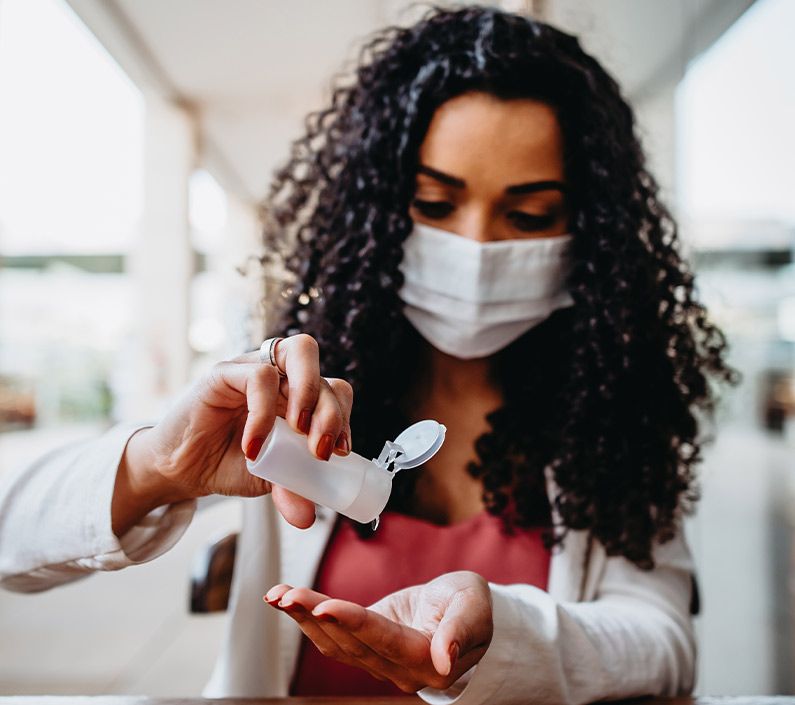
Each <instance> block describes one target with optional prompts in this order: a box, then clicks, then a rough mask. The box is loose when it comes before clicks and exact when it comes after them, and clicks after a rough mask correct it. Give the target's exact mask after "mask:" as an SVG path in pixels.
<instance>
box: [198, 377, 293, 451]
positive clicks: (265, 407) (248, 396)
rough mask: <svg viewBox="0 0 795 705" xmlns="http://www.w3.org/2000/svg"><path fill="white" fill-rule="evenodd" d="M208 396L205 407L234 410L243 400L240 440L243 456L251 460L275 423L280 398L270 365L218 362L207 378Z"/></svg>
mask: <svg viewBox="0 0 795 705" xmlns="http://www.w3.org/2000/svg"><path fill="white" fill-rule="evenodd" d="M209 387H210V390H211V393H210V395H209V398H208V400H207V403H209V404H211V405H214V406H224V407H227V408H235V407H238V406H241V401H242V400H241V399H240V396H241V395H242V396H243V397H245V400H246V408H247V411H248V414H247V415H246V422H245V425H244V428H243V434H242V436H241V438H240V443H241V447H242V450H243V453H244V454H245V455H246V457H247V458H249V460H254V459H255V458H256V457H257V455H258V453H259V451H260V449H261V448H262V444H263V442H264V441H265V438H266V437H267V435H268V434H269V433H270V431H271V429H272V428H273V422H274V420H275V419H276V401H277V397H278V395H279V374H278V372H277V371H276V370H275V369H274V368H273V367H272V366H270V365H261V364H256V363H251V362H249V363H237V362H234V361H228V362H219V363H217V364H216V365H214V366H213V369H212V372H211V374H210V378H209Z"/></svg>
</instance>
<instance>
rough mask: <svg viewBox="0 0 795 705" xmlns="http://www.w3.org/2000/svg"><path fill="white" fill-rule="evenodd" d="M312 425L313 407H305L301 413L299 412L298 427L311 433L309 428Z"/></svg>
mask: <svg viewBox="0 0 795 705" xmlns="http://www.w3.org/2000/svg"><path fill="white" fill-rule="evenodd" d="M311 427H312V410H311V409H304V410H303V411H302V412H301V413H300V414H298V429H299V430H300V431H301V433H309V429H310V428H311Z"/></svg>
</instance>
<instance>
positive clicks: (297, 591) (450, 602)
mask: <svg viewBox="0 0 795 705" xmlns="http://www.w3.org/2000/svg"><path fill="white" fill-rule="evenodd" d="M263 599H264V600H265V601H266V602H267V603H268V604H269V605H271V606H272V607H276V608H278V609H281V610H283V611H284V612H286V613H287V614H288V615H290V617H292V618H293V619H294V620H295V621H296V622H298V625H299V626H300V627H301V630H302V631H303V632H304V634H306V635H307V636H308V637H309V638H310V639H311V640H312V641H313V642H314V643H315V645H316V646H317V648H318V649H319V650H320V651H321V653H323V654H324V655H325V656H330V657H331V658H335V659H337V660H338V661H341V662H342V663H346V664H348V665H352V666H357V667H358V668H363V669H364V670H365V671H367V672H368V673H370V675H372V676H374V677H375V678H378V679H379V680H387V679H388V680H390V681H392V682H393V683H394V684H395V685H397V686H398V687H399V688H400V689H401V690H403V691H404V692H406V693H415V692H416V691H418V690H420V689H422V688H425V687H429V686H430V687H432V688H438V689H445V688H449V687H450V686H451V685H452V684H453V683H454V682H455V681H456V680H458V678H460V677H461V675H462V674H463V673H465V672H466V671H468V670H469V669H470V668H471V667H472V666H474V665H475V664H476V663H478V661H480V659H481V658H482V657H483V654H485V653H486V649H487V648H488V646H489V643H490V642H491V636H492V631H493V624H492V614H491V593H490V591H489V586H488V583H487V582H486V581H485V580H484V579H483V578H482V577H481V576H480V575H478V574H477V573H472V572H469V571H459V572H456V573H446V574H445V575H441V576H439V577H438V578H436V579H434V580H431V581H430V582H429V583H426V584H425V585H417V586H414V587H409V588H405V589H404V590H399V591H397V592H394V593H392V594H391V595H387V596H386V597H384V598H383V599H382V600H379V601H378V602H376V603H375V604H374V605H371V606H370V607H369V608H364V607H362V606H361V605H357V604H355V603H353V602H347V601H345V600H335V599H331V598H329V597H327V596H326V595H322V594H320V593H318V592H315V591H313V590H310V589H308V588H291V587H290V586H289V585H275V586H274V587H272V588H271V589H270V590H269V591H268V593H267V595H265V597H264V598H263Z"/></svg>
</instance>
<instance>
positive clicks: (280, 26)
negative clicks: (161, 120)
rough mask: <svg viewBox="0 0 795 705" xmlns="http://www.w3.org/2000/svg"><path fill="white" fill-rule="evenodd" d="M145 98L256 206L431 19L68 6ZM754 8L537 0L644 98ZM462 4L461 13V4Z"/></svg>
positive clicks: (395, 14) (404, 6)
mask: <svg viewBox="0 0 795 705" xmlns="http://www.w3.org/2000/svg"><path fill="white" fill-rule="evenodd" d="M67 2H68V3H69V4H70V5H71V7H72V8H73V9H74V10H75V12H76V13H77V14H78V15H79V16H80V17H81V19H82V20H83V21H84V22H85V23H86V25H87V26H88V27H89V29H90V30H91V31H92V32H93V33H94V34H95V35H96V36H97V38H98V39H99V40H100V42H101V43H102V44H103V45H104V46H105V48H106V49H107V50H108V51H109V53H110V54H111V56H113V57H114V58H115V59H116V61H117V62H118V63H119V64H120V65H121V67H122V68H123V69H124V70H125V72H126V73H127V74H128V75H129V76H130V78H131V79H132V80H133V82H134V83H136V84H137V85H138V86H139V87H140V88H141V89H142V90H143V91H144V92H145V93H154V94H156V95H159V96H161V97H163V98H166V99H168V100H172V101H174V102H177V103H179V104H181V105H183V106H184V107H185V108H186V109H188V110H189V111H191V112H192V114H193V115H194V116H195V118H196V122H197V126H198V136H199V144H200V146H201V160H202V162H203V164H204V165H205V166H206V167H207V168H208V169H209V170H210V171H211V172H212V173H213V174H214V176H215V177H216V179H218V180H219V182H221V183H222V185H223V186H224V187H225V188H226V189H228V190H229V191H231V192H233V193H236V194H237V195H238V196H239V197H240V198H242V199H244V200H245V201H248V202H251V203H256V202H257V201H259V199H260V198H261V197H262V196H263V195H264V193H265V191H266V188H267V184H268V182H269V180H270V175H271V173H272V170H273V169H274V167H275V166H277V165H278V163H279V162H281V161H282V160H283V159H284V158H285V157H286V155H287V151H288V146H289V142H290V141H291V140H292V139H294V138H296V137H298V136H299V134H300V131H301V125H302V120H303V117H304V116H305V115H306V113H307V112H309V111H310V110H312V109H317V108H319V107H322V105H323V102H324V96H326V95H327V92H328V85H329V80H330V78H331V76H332V75H333V74H334V73H335V72H337V71H339V70H340V69H341V68H343V66H344V64H345V62H346V61H352V60H353V59H354V58H355V55H356V48H357V47H358V45H359V44H360V42H361V40H362V38H364V37H365V36H366V35H367V34H368V33H370V32H372V31H375V30H376V29H378V28H380V27H382V26H385V25H387V24H390V23H401V24H405V23H409V22H412V21H414V19H416V17H417V16H419V15H420V14H421V13H422V12H423V11H424V9H425V8H424V7H423V6H418V5H416V4H412V3H409V2H407V1H406V0H333V2H327V1H324V0H290V1H289V2H287V1H277V0H223V1H222V0H168V1H167V2H164V1H163V0H67ZM751 2H752V0H669V1H668V2H659V0H526V1H525V2H516V1H514V2H508V0H503V2H502V3H491V4H502V5H504V6H506V7H509V9H515V8H527V9H531V10H532V11H533V12H535V13H536V14H538V15H539V16H541V18H542V19H546V20H547V21H550V22H552V23H553V24H556V25H558V26H560V27H561V28H563V29H566V30H567V31H570V32H573V33H575V34H578V35H580V36H581V39H582V41H583V43H584V45H585V47H586V48H587V49H589V50H590V51H591V52H593V53H594V54H595V55H596V56H597V57H598V58H599V59H600V60H601V61H603V62H604V64H605V65H606V66H607V67H608V69H609V70H611V71H612V72H613V73H614V75H616V77H617V78H618V79H619V81H620V82H621V84H622V86H623V87H624V90H625V92H626V94H627V95H628V96H630V97H631V98H633V99H635V100H642V99H643V98H644V96H645V95H650V94H653V92H654V90H655V86H656V85H657V84H659V83H661V82H666V81H670V80H671V77H674V78H676V77H678V75H681V72H682V71H683V68H684V66H685V64H686V63H687V61H688V59H689V58H690V57H691V56H693V55H695V54H697V53H698V52H699V51H700V50H702V49H703V48H704V47H706V46H709V44H710V43H711V42H712V41H714V39H715V38H716V37H717V36H719V35H720V34H721V33H722V32H723V31H724V30H725V29H726V28H727V27H728V26H729V25H730V24H731V23H732V22H733V21H734V19H736V17H738V16H739V15H740V14H741V13H742V12H743V11H744V10H745V9H746V8H747V7H748V6H749V5H750V4H751ZM459 4H460V3H459Z"/></svg>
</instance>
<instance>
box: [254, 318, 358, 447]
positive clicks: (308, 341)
mask: <svg viewBox="0 0 795 705" xmlns="http://www.w3.org/2000/svg"><path fill="white" fill-rule="evenodd" d="M274 359H275V360H276V364H277V365H278V367H279V368H280V369H282V370H284V372H285V373H286V374H287V389H288V392H287V396H288V398H287V412H286V415H285V418H286V419H287V421H288V422H289V423H290V425H291V426H292V427H293V428H294V429H295V430H297V431H299V432H301V433H304V434H306V435H307V436H308V438H307V443H308V445H309V449H310V451H311V452H312V453H314V455H315V456H316V457H318V458H320V459H322V460H328V459H329V458H330V457H331V454H332V453H333V452H337V453H338V454H340V455H347V454H348V453H349V452H350V448H351V442H350V436H351V432H350V414H351V406H352V404H353V389H352V388H351V385H350V384H348V382H346V381H345V380H342V379H337V378H329V379H325V378H324V377H321V376H320V350H319V348H318V344H317V341H316V340H315V339H314V338H313V337H312V336H310V335H306V334H304V333H300V334H298V335H293V336H290V337H288V338H284V339H282V340H280V341H279V342H278V343H276V345H275V347H274ZM266 366H268V367H270V365H266Z"/></svg>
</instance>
